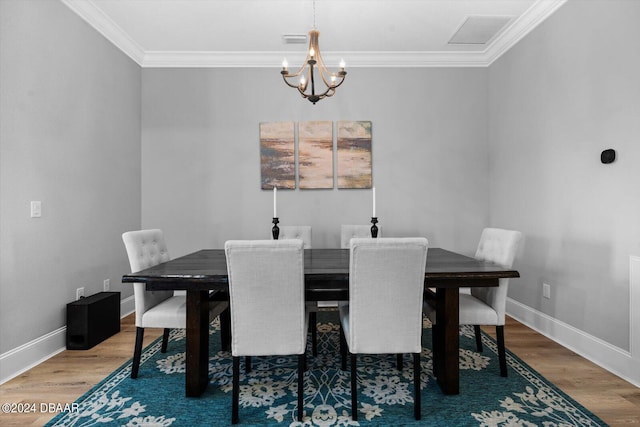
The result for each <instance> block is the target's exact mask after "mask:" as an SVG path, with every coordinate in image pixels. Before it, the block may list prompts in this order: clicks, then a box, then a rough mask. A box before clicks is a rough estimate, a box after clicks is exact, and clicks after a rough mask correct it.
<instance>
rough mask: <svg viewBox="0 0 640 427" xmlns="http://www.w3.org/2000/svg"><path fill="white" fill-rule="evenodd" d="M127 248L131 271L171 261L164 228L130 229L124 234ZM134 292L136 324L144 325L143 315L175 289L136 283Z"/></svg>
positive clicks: (138, 325) (171, 294)
mask: <svg viewBox="0 0 640 427" xmlns="http://www.w3.org/2000/svg"><path fill="white" fill-rule="evenodd" d="M122 240H123V241H124V245H125V247H126V248H127V255H128V256H129V265H130V266H131V272H132V273H135V272H138V271H140V270H144V269H145V268H149V267H153V266H154V265H157V264H160V263H163V262H166V261H169V260H170V259H171V257H170V256H169V251H168V250H167V245H166V243H165V241H164V235H163V234H162V230H158V229H154V230H138V231H128V232H126V233H124V234H123V235H122ZM133 294H134V299H135V306H136V326H137V327H144V325H143V324H142V316H143V315H144V313H145V312H146V311H147V310H149V309H150V308H152V307H154V306H156V305H157V304H159V303H161V302H162V301H164V300H166V299H167V298H170V297H171V296H173V291H147V290H145V285H144V283H134V285H133Z"/></svg>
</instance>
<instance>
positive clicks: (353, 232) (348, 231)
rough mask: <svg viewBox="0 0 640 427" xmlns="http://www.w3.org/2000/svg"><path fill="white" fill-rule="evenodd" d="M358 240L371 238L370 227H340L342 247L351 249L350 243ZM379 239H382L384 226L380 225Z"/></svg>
mask: <svg viewBox="0 0 640 427" xmlns="http://www.w3.org/2000/svg"><path fill="white" fill-rule="evenodd" d="M354 237H356V238H363V239H366V238H371V226H370V225H345V224H343V225H341V226H340V247H341V248H342V249H349V241H350V240H351V239H353V238H354ZM378 237H382V226H381V225H378Z"/></svg>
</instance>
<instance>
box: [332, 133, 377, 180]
mask: <svg viewBox="0 0 640 427" xmlns="http://www.w3.org/2000/svg"><path fill="white" fill-rule="evenodd" d="M337 126H338V141H337V145H338V155H337V161H338V188H371V122H370V121H339V122H338V125H337Z"/></svg>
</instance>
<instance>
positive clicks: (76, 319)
mask: <svg viewBox="0 0 640 427" xmlns="http://www.w3.org/2000/svg"><path fill="white" fill-rule="evenodd" d="M118 332H120V292H98V293H97V294H95V295H91V296H89V297H86V298H80V299H79V300H77V301H74V302H70V303H69V304H67V349H68V350H88V349H90V348H91V347H93V346H95V345H96V344H99V343H101V342H102V341H104V340H106V339H107V338H109V337H110V336H111V335H114V334H116V333H118Z"/></svg>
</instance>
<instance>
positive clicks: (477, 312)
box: [424, 228, 522, 377]
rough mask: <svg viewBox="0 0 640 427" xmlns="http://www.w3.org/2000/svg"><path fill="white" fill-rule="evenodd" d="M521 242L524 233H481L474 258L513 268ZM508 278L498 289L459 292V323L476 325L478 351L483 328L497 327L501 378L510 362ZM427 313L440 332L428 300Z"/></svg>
mask: <svg viewBox="0 0 640 427" xmlns="http://www.w3.org/2000/svg"><path fill="white" fill-rule="evenodd" d="M521 239H522V233H520V232H519V231H513V230H504V229H500V228H485V229H484V230H482V235H481V236H480V242H479V244H478V249H477V250H476V255H475V258H476V259H479V260H482V261H491V262H494V263H496V264H499V265H501V266H503V267H507V268H511V266H512V265H513V260H514V258H515V256H516V252H517V251H518V246H519V244H520V241H521ZM508 288H509V279H499V285H498V286H497V287H487V288H471V293H470V294H467V293H462V292H461V293H460V308H459V313H460V324H461V325H473V327H474V332H475V338H476V349H477V350H478V352H482V334H481V332H480V325H491V326H495V327H496V337H497V342H498V360H499V365H500V375H501V376H503V377H506V376H507V359H506V351H505V345H504V324H505V311H506V303H507V290H508ZM424 313H425V314H426V315H427V317H428V318H429V320H431V323H432V324H433V330H432V332H433V333H439V332H438V330H437V328H438V325H437V324H436V309H435V305H434V302H433V301H432V300H428V299H427V300H425V302H424Z"/></svg>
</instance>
